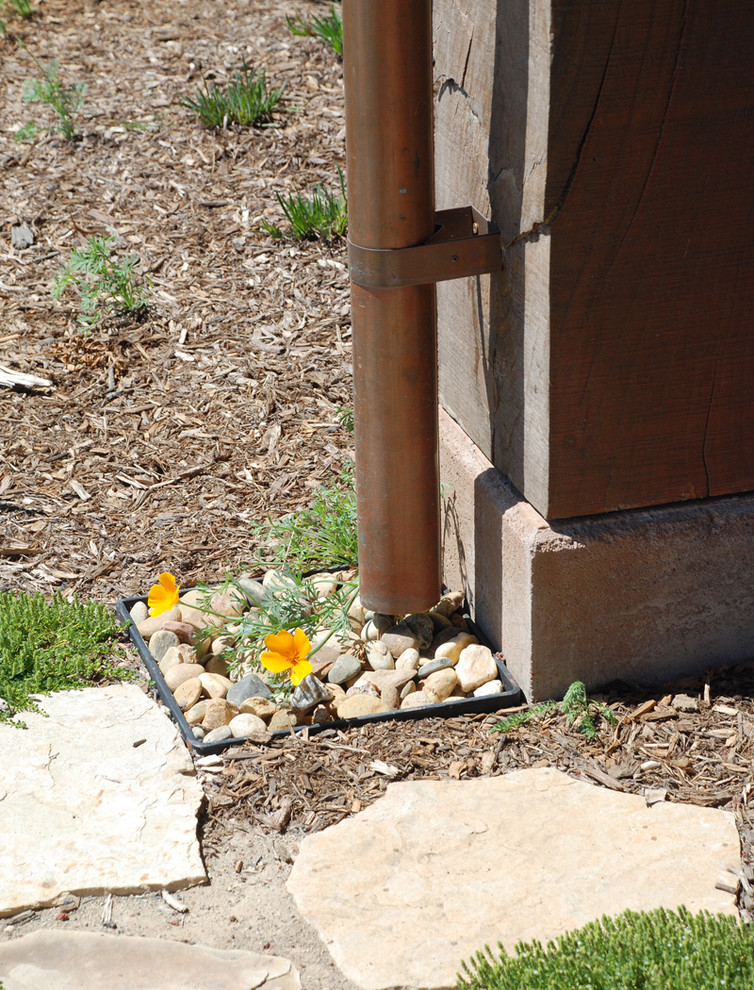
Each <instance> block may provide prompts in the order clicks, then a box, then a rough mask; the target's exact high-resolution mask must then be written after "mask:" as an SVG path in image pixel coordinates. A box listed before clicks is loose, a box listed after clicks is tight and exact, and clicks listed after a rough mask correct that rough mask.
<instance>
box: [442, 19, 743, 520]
mask: <svg viewBox="0 0 754 990" xmlns="http://www.w3.org/2000/svg"><path fill="white" fill-rule="evenodd" d="M434 17H435V59H436V79H437V105H436V157H437V183H438V205H439V206H440V207H446V206H458V205H463V204H465V203H466V202H471V203H473V204H474V205H476V206H477V207H478V208H479V209H481V210H489V211H491V215H492V216H493V217H494V219H496V220H497V221H498V223H499V224H500V226H501V229H502V231H503V238H504V241H505V243H506V244H507V245H508V250H507V266H506V272H505V273H504V274H503V275H501V276H499V277H498V276H496V277H493V278H482V279H467V280H464V281H463V282H458V283H450V284H447V285H443V286H441V287H440V291H439V294H438V314H439V331H440V387H441V401H442V403H443V405H444V406H445V408H446V409H447V410H448V412H450V414H451V415H452V416H453V417H454V418H455V419H456V420H457V421H458V422H459V423H460V425H461V426H462V427H463V429H464V430H465V431H466V432H467V434H468V435H469V436H470V437H471V438H472V439H473V440H474V441H475V443H477V445H478V446H479V447H480V448H481V449H482V451H483V452H484V453H485V454H486V456H488V457H489V458H490V460H492V462H493V463H494V464H495V466H496V467H498V468H499V469H500V470H501V471H502V472H503V473H504V474H505V475H506V476H508V477H509V478H510V479H511V481H512V482H513V483H514V485H516V487H518V488H519V489H520V490H521V492H522V493H523V494H524V496H525V497H526V498H527V499H528V500H529V501H530V502H531V503H532V504H533V505H534V506H535V507H536V508H537V509H538V510H539V511H540V512H542V513H543V514H544V515H545V516H547V517H548V518H551V519H552V518H561V517H572V516H578V515H585V514H591V513H599V512H606V511H611V510H614V509H620V508H627V507H631V506H649V505H657V504H661V503H667V502H673V501H677V500H682V499H689V498H699V497H704V496H707V495H720V494H728V493H733V492H737V491H744V490H750V489H754V443H752V439H751V438H752V436H754V395H753V392H752V387H751V383H752V381H753V380H754V308H753V306H752V302H753V300H754V248H753V247H752V240H751V235H750V231H751V228H752V220H753V219H754V196H753V195H752V191H751V187H752V175H753V173H754V168H753V166H754V5H752V4H751V3H750V2H744V0H736V2H730V3H727V4H724V5H720V4H719V3H713V2H711V0H685V2H684V0H634V2H633V3H631V4H621V3H620V2H618V0H600V2H598V3H595V2H580V0H529V2H526V0H511V2H507V0H505V2H504V0H499V2H495V0H436V2H435V14H434Z"/></svg>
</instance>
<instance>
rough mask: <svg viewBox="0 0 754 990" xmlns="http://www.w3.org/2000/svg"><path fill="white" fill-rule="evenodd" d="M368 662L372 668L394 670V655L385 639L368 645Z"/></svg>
mask: <svg viewBox="0 0 754 990" xmlns="http://www.w3.org/2000/svg"><path fill="white" fill-rule="evenodd" d="M366 656H367V663H368V664H369V666H370V667H371V668H372V670H392V669H393V668H394V667H395V660H394V659H393V655H392V653H391V652H390V650H389V649H388V647H387V644H386V643H385V642H384V640H381V639H378V640H375V641H374V642H373V643H367V646H366Z"/></svg>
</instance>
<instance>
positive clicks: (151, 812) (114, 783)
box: [0, 684, 207, 916]
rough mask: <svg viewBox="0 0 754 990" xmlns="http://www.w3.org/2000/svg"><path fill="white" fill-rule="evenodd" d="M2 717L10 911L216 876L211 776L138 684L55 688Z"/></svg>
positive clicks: (2, 867) (5, 902)
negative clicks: (200, 773)
mask: <svg viewBox="0 0 754 990" xmlns="http://www.w3.org/2000/svg"><path fill="white" fill-rule="evenodd" d="M40 707H41V708H43V709H44V711H45V712H47V714H48V716H49V717H47V718H45V717H44V716H42V715H40V714H36V713H34V712H24V713H23V720H24V721H25V722H26V724H27V726H28V729H16V728H13V727H12V726H9V725H3V724H0V766H2V768H3V769H2V775H0V835H2V836H3V855H2V856H0V916H2V915H8V914H14V913H15V912H17V911H22V910H24V909H25V908H36V907H45V906H47V905H50V904H52V903H53V901H55V899H56V898H57V897H58V896H59V895H60V894H62V893H64V892H66V891H68V892H71V893H75V894H100V893H106V892H112V893H114V894H115V893H118V894H125V893H132V892H139V891H144V890H148V889H158V890H159V889H162V888H167V889H169V890H176V889H178V888H180V887H188V886H191V885H193V884H196V883H202V882H206V879H207V876H206V872H205V869H204V864H203V863H202V858H201V852H200V848H199V841H198V838H197V834H196V825H197V815H198V813H199V809H200V806H201V802H202V788H201V784H200V783H199V781H198V780H197V778H196V772H195V770H194V765H193V763H192V761H191V757H190V756H189V753H188V751H187V749H186V747H185V746H184V744H183V741H182V740H181V737H180V735H179V733H178V730H177V728H176V727H175V725H174V724H173V723H172V722H171V721H170V719H169V718H168V717H167V716H166V715H165V714H163V712H161V711H160V709H159V708H158V707H157V705H156V704H155V703H154V702H153V701H152V700H151V699H150V698H149V697H148V696H147V695H145V694H144V692H143V691H142V690H141V689H140V688H139V687H137V686H136V685H135V684H118V685H113V686H110V687H103V688H85V689H83V690H81V691H60V692H57V693H55V694H51V695H45V696H44V697H43V698H42V699H41V701H40Z"/></svg>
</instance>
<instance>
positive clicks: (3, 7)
mask: <svg viewBox="0 0 754 990" xmlns="http://www.w3.org/2000/svg"><path fill="white" fill-rule="evenodd" d="M36 12H37V11H36V7H32V5H31V0H0V14H2V17H0V34H2V35H3V37H5V35H6V34H7V31H6V24H5V20H4V18H5V17H13V16H14V15H16V16H17V17H23V18H26V19H28V18H30V17H33V16H34V15H35V14H36ZM0 987H2V984H0Z"/></svg>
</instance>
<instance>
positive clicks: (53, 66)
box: [16, 55, 86, 141]
mask: <svg viewBox="0 0 754 990" xmlns="http://www.w3.org/2000/svg"><path fill="white" fill-rule="evenodd" d="M31 57H32V59H34V62H35V64H36V66H37V68H38V69H39V70H40V71H41V72H42V78H41V79H31V80H29V82H27V83H26V86H25V87H24V102H25V103H46V104H47V105H48V106H50V107H52V109H53V110H54V111H55V113H56V114H57V115H58V121H57V124H56V126H55V127H51V128H48V130H53V131H54V130H58V131H60V133H61V134H62V135H63V137H64V138H65V139H66V140H67V141H73V140H74V138H75V137H76V127H75V125H74V122H73V115H74V114H75V113H76V112H77V111H78V110H80V109H81V107H82V105H83V103H84V92H85V90H86V83H73V85H72V86H64V85H63V83H62V82H61V80H60V73H59V63H58V60H57V59H53V60H52V62H50V64H49V65H47V66H43V65H42V64H41V63H40V62H39V61H37V59H36V58H34V56H33V55H32V56H31ZM39 130H40V128H39V127H38V126H37V125H36V123H34V122H32V123H30V124H26V125H25V126H24V127H22V128H21V129H20V130H19V131H17V132H16V140H17V141H22V140H29V139H30V138H33V137H34V135H35V134H36V133H37V132H38V131H39Z"/></svg>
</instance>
